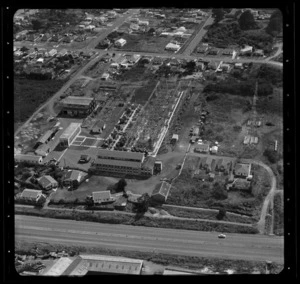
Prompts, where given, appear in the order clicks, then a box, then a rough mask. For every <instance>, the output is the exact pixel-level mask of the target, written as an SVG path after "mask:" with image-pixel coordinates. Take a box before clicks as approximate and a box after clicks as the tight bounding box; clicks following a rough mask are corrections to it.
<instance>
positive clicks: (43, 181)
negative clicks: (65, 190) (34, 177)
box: [38, 175, 57, 187]
mask: <svg viewBox="0 0 300 284" xmlns="http://www.w3.org/2000/svg"><path fill="white" fill-rule="evenodd" d="M38 181H39V184H40V185H41V186H42V187H47V185H49V184H54V183H57V181H56V180H55V179H54V178H53V177H51V176H48V175H46V176H42V177H41V178H39V179H38Z"/></svg>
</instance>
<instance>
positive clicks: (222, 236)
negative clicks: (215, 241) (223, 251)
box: [218, 234, 226, 239]
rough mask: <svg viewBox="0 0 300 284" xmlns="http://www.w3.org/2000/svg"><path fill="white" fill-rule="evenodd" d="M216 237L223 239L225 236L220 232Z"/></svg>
mask: <svg viewBox="0 0 300 284" xmlns="http://www.w3.org/2000/svg"><path fill="white" fill-rule="evenodd" d="M218 238H219V239H225V238H226V235H225V234H220V235H218Z"/></svg>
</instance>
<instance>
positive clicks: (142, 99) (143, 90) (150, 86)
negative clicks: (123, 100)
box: [131, 80, 157, 105]
mask: <svg viewBox="0 0 300 284" xmlns="http://www.w3.org/2000/svg"><path fill="white" fill-rule="evenodd" d="M156 84H157V81H155V80H153V81H149V82H148V83H147V84H146V85H144V86H142V87H140V88H138V89H136V90H135V93H134V95H133V97H132V98H131V102H132V103H136V104H141V105H144V104H145V103H146V102H147V101H148V99H149V97H150V95H151V94H152V92H153V90H154V88H155V86H156Z"/></svg>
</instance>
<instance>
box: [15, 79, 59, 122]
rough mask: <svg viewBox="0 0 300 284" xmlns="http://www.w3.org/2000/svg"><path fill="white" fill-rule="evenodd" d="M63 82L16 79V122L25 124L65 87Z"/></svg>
mask: <svg viewBox="0 0 300 284" xmlns="http://www.w3.org/2000/svg"><path fill="white" fill-rule="evenodd" d="M64 83H65V81H63V80H32V79H25V78H19V77H15V78H14V122H24V121H25V120H27V119H28V118H29V117H30V116H31V115H32V113H33V112H34V111H35V110H36V109H37V108H38V107H39V106H40V105H41V104H43V103H44V102H45V101H46V100H48V99H49V98H50V97H52V96H53V95H54V94H55V93H56V92H57V91H58V90H59V89H60V88H61V87H62V86H63V85H64Z"/></svg>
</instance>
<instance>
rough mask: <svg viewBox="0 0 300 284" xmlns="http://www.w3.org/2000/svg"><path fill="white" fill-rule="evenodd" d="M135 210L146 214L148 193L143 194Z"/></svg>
mask: <svg viewBox="0 0 300 284" xmlns="http://www.w3.org/2000/svg"><path fill="white" fill-rule="evenodd" d="M137 201H138V204H137V209H138V212H147V210H148V208H149V204H150V196H149V194H148V193H143V194H142V196H140V197H139V198H138V199H137Z"/></svg>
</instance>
